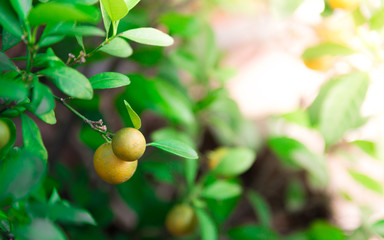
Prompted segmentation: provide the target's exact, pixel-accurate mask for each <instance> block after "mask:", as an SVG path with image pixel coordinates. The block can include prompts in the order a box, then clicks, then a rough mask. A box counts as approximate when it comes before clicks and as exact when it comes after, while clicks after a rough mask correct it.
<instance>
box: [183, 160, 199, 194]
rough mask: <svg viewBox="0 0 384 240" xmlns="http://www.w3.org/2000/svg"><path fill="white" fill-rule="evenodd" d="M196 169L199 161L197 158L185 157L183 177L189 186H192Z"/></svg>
mask: <svg viewBox="0 0 384 240" xmlns="http://www.w3.org/2000/svg"><path fill="white" fill-rule="evenodd" d="M198 170H199V162H198V161H197V159H192V158H186V159H185V179H186V180H187V184H188V186H189V187H193V185H194V183H195V180H196V176H197V172H198Z"/></svg>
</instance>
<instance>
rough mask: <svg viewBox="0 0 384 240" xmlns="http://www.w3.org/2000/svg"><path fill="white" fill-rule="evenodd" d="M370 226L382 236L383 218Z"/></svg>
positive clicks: (383, 232) (383, 231)
mask: <svg viewBox="0 0 384 240" xmlns="http://www.w3.org/2000/svg"><path fill="white" fill-rule="evenodd" d="M372 228H373V230H374V231H375V232H376V233H377V234H378V235H380V237H384V220H379V221H377V222H375V223H374V224H372Z"/></svg>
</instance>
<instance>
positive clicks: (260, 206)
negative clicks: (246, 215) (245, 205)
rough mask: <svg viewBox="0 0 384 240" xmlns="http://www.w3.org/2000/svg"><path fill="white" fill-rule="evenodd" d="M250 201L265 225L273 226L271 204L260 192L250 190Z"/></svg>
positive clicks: (248, 196) (248, 195)
mask: <svg viewBox="0 0 384 240" xmlns="http://www.w3.org/2000/svg"><path fill="white" fill-rule="evenodd" d="M247 198H248V201H249V202H250V203H251V205H252V208H253V211H254V213H255V215H256V216H257V217H258V219H259V221H260V223H261V224H262V225H263V226H266V227H270V226H271V213H270V210H269V206H268V204H267V203H266V201H265V200H264V199H263V198H262V196H261V195H260V194H258V193H257V192H255V191H249V192H248V194H247Z"/></svg>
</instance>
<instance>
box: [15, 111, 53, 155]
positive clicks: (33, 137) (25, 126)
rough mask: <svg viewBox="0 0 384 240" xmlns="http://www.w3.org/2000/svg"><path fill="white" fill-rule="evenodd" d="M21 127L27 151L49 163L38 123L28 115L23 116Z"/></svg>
mask: <svg viewBox="0 0 384 240" xmlns="http://www.w3.org/2000/svg"><path fill="white" fill-rule="evenodd" d="M21 125H22V130H23V143H24V147H25V149H26V150H28V151H30V152H32V153H34V154H36V156H38V157H39V158H40V159H42V160H44V161H47V159H48V152H47V149H45V146H44V143H43V139H42V138H41V134H40V130H39V128H38V127H37V125H36V123H35V122H34V121H33V120H32V119H30V118H29V117H28V116H27V115H25V114H21Z"/></svg>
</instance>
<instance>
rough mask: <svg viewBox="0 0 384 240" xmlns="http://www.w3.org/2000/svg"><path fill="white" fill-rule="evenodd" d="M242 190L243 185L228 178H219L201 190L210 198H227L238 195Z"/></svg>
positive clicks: (203, 194)
mask: <svg viewBox="0 0 384 240" xmlns="http://www.w3.org/2000/svg"><path fill="white" fill-rule="evenodd" d="M241 192H242V188H241V185H239V184H237V183H233V182H229V181H226V180H217V181H215V182H214V183H212V184H210V185H208V186H206V187H205V188H204V189H203V191H202V192H201V195H202V196H203V197H205V198H209V199H216V200H225V199H228V198H233V197H237V196H239V195H240V194H241Z"/></svg>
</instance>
